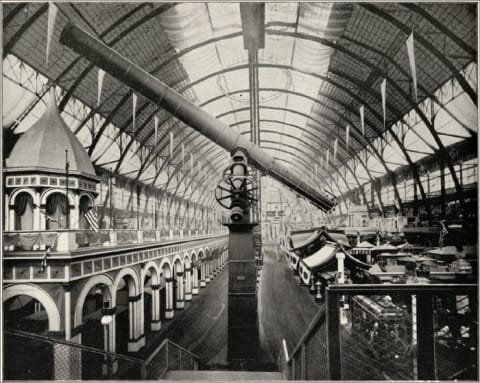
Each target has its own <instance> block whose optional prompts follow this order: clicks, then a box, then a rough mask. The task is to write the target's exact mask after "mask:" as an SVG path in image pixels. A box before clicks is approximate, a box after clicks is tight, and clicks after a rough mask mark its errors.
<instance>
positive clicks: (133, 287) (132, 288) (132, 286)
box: [112, 267, 143, 304]
mask: <svg viewBox="0 0 480 383" xmlns="http://www.w3.org/2000/svg"><path fill="white" fill-rule="evenodd" d="M126 276H130V277H132V280H133V283H128V284H127V285H128V295H129V296H136V295H138V294H140V291H141V290H143V289H142V286H141V285H140V282H139V280H138V274H137V272H136V271H135V269H133V268H131V267H126V268H124V269H121V270H120V272H119V273H118V274H117V276H116V277H115V281H114V282H113V291H112V299H113V302H114V304H116V302H117V290H118V286H119V285H120V281H121V280H122V279H123V278H124V277H126Z"/></svg>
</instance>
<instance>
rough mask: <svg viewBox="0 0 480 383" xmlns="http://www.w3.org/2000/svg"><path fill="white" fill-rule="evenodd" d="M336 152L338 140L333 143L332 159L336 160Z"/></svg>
mask: <svg viewBox="0 0 480 383" xmlns="http://www.w3.org/2000/svg"><path fill="white" fill-rule="evenodd" d="M337 150H338V138H335V142H334V143H333V159H334V160H335V161H336V160H337Z"/></svg>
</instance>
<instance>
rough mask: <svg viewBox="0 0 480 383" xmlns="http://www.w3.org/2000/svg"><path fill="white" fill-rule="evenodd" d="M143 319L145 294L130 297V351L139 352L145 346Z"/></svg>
mask: <svg viewBox="0 0 480 383" xmlns="http://www.w3.org/2000/svg"><path fill="white" fill-rule="evenodd" d="M143 321H144V315H143V295H142V294H138V295H135V296H133V297H128V352H138V351H139V350H140V349H141V348H142V347H143V346H145V334H144V333H143V331H142V328H143Z"/></svg>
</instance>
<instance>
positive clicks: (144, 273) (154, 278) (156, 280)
mask: <svg viewBox="0 0 480 383" xmlns="http://www.w3.org/2000/svg"><path fill="white" fill-rule="evenodd" d="M150 269H153V270H154V271H155V273H152V283H153V284H155V285H158V284H159V283H160V268H159V267H158V265H157V264H156V263H155V262H154V261H149V262H147V263H146V264H145V266H143V267H142V274H141V276H140V281H141V282H142V283H141V284H142V285H144V284H145V278H146V277H147V271H148V270H150Z"/></svg>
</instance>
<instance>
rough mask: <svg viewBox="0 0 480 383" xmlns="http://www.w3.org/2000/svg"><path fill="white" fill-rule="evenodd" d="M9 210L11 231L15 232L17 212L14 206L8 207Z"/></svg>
mask: <svg viewBox="0 0 480 383" xmlns="http://www.w3.org/2000/svg"><path fill="white" fill-rule="evenodd" d="M7 209H8V222H9V224H10V230H11V231H14V230H15V210H14V209H13V206H12V207H10V206H8V205H7Z"/></svg>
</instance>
